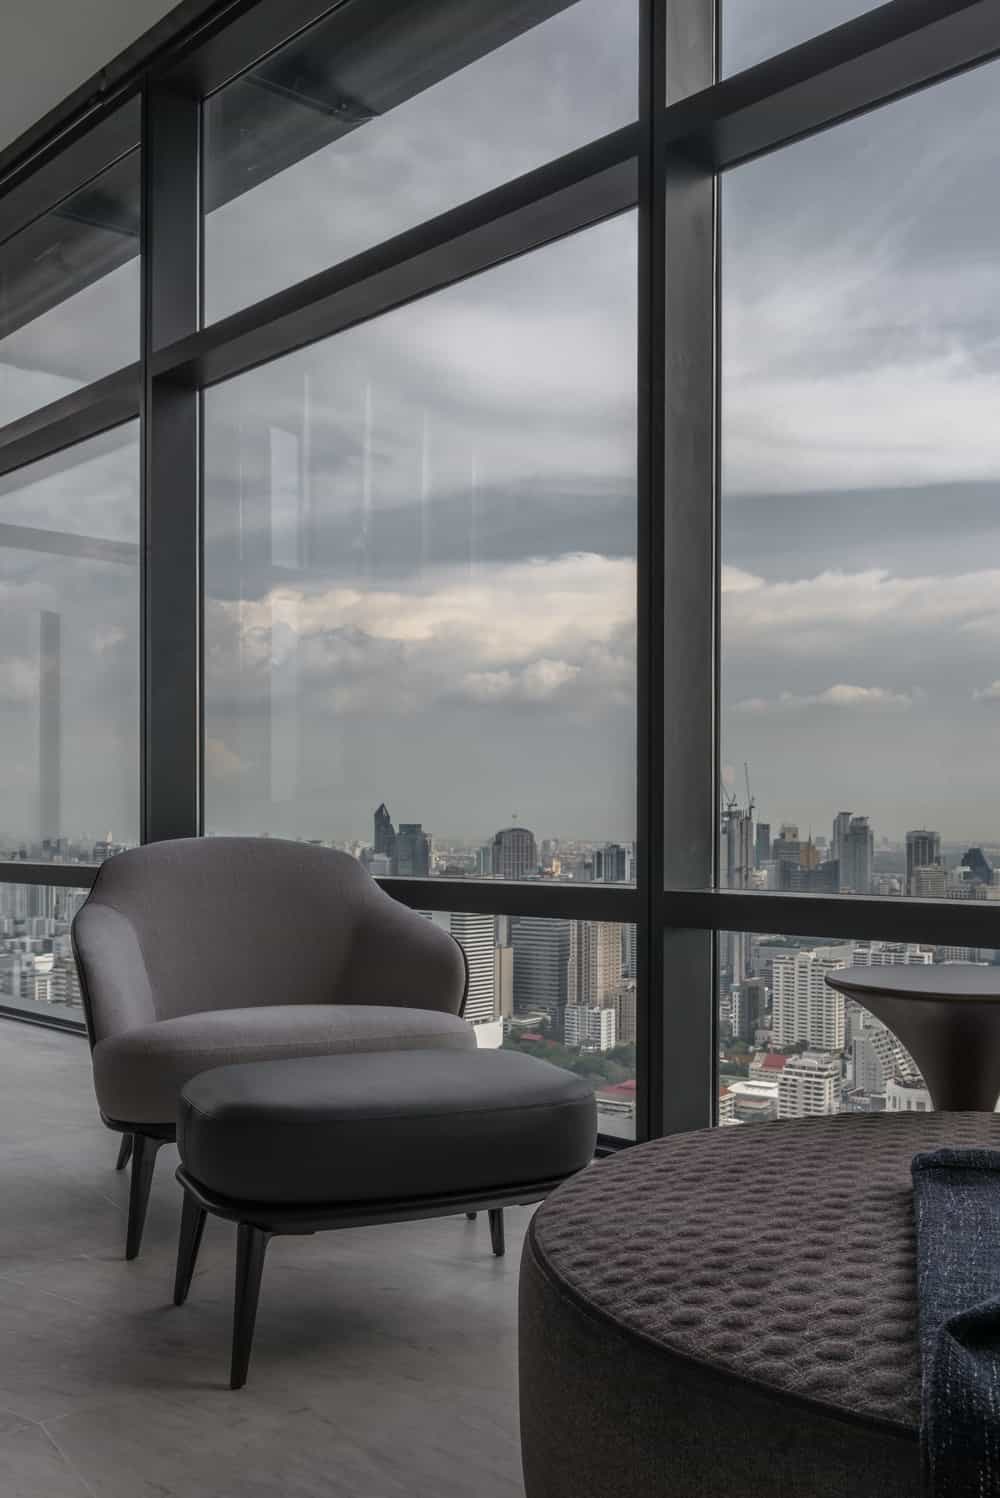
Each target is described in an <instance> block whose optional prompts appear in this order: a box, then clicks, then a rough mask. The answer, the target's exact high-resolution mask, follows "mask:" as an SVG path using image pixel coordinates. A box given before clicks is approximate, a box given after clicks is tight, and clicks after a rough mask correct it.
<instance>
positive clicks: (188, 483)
mask: <svg viewBox="0 0 1000 1498" xmlns="http://www.w3.org/2000/svg"><path fill="white" fill-rule="evenodd" d="M200 120H201V109H200V104H199V102H198V101H197V100H196V99H194V98H189V97H186V96H184V95H181V94H178V93H176V92H173V91H172V90H169V89H167V88H166V87H163V86H160V85H150V86H149V87H148V88H147V90H146V94H145V97H144V107H143V146H142V148H143V210H144V211H143V274H142V286H143V430H142V441H143V463H142V483H143V507H142V514H143V621H144V638H143V824H142V836H143V841H144V842H156V841H159V840H160V839H163V838H172V837H192V836H195V835H196V834H197V833H198V832H199V830H200V822H199V817H200V803H201V794H200V758H201V755H200V722H201V716H200V706H199V686H200V675H201V671H200V656H201V627H200V612H201V603H200V575H201V556H200V552H201V544H200V505H199V489H200V482H199V480H200V471H199V470H200V450H199V397H198V394H197V392H196V391H195V390H193V389H190V388H184V387H183V386H182V385H179V384H176V383H172V382H171V380H170V378H169V377H162V376H157V377H154V376H153V373H152V365H153V356H154V355H155V353H156V351H157V350H158V349H160V348H163V347H165V346H166V345H167V344H169V343H172V342H174V341H175V340H176V339H178V338H183V337H185V336H187V335H188V334H190V333H193V332H194V331H195V330H196V329H197V326H198V321H199V310H200V309H199V284H200V259H201V256H200V242H201V208H200V193H199V182H200V175H201V174H200V149H199V138H200Z"/></svg>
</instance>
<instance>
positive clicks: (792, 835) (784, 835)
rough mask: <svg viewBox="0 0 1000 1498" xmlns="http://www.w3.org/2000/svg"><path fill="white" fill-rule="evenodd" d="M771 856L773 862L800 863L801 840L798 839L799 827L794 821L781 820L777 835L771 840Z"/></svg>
mask: <svg viewBox="0 0 1000 1498" xmlns="http://www.w3.org/2000/svg"><path fill="white" fill-rule="evenodd" d="M771 858H772V859H773V860H774V862H775V863H778V864H780V863H782V862H786V861H787V862H788V863H795V864H798V863H801V861H802V842H801V841H800V839H799V829H798V828H797V827H796V826H795V824H794V822H782V824H781V827H780V828H779V830H778V836H777V837H776V838H773V839H772V841H771Z"/></svg>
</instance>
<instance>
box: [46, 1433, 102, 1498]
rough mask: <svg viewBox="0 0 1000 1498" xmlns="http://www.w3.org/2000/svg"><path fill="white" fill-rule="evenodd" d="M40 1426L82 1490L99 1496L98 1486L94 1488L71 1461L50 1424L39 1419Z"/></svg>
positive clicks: (90, 1497) (90, 1495) (93, 1495)
mask: <svg viewBox="0 0 1000 1498" xmlns="http://www.w3.org/2000/svg"><path fill="white" fill-rule="evenodd" d="M38 1428H39V1430H40V1431H41V1432H42V1434H43V1435H44V1436H45V1439H46V1440H47V1441H48V1443H49V1445H50V1446H51V1447H52V1449H53V1451H55V1452H56V1454H57V1456H58V1457H59V1460H60V1461H61V1462H62V1464H63V1466H64V1467H65V1468H66V1470H67V1472H69V1474H70V1476H71V1477H72V1478H74V1479H75V1481H76V1482H77V1483H78V1484H79V1485H80V1488H81V1489H82V1491H83V1492H84V1493H86V1494H88V1495H89V1498H98V1495H97V1490H96V1488H92V1487H91V1486H90V1483H89V1482H88V1481H87V1479H86V1478H85V1477H84V1475H83V1473H82V1472H80V1471H79V1470H78V1469H77V1467H76V1466H75V1464H74V1463H73V1462H71V1461H70V1459H69V1457H68V1456H67V1455H66V1453H65V1451H64V1450H63V1449H62V1447H61V1446H60V1444H59V1442H58V1441H57V1440H56V1438H55V1436H54V1435H53V1434H52V1432H51V1431H50V1430H49V1428H48V1425H47V1424H46V1423H45V1421H44V1420H39V1422H38Z"/></svg>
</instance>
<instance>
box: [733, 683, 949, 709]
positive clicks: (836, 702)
mask: <svg viewBox="0 0 1000 1498" xmlns="http://www.w3.org/2000/svg"><path fill="white" fill-rule="evenodd" d="M923 696H924V694H923V693H922V692H921V691H920V689H919V688H917V687H915V688H914V689H913V691H911V692H892V691H890V690H889V689H888V688H887V687H859V686H852V685H850V684H849V683H847V682H837V683H836V685H834V686H832V687H826V688H824V690H823V691H821V692H812V693H808V694H805V695H803V694H801V693H797V692H781V693H780V694H779V695H778V696H777V697H775V698H770V699H769V698H766V697H745V698H743V700H742V701H740V702H735V703H734V704H733V711H734V712H738V713H768V712H795V711H798V710H799V709H802V708H809V707H829V708H847V709H861V710H863V711H866V712H871V711H875V712H900V711H903V712H905V711H906V710H907V709H909V708H911V707H913V705H914V703H915V702H917V701H920V700H921V699H922V698H923Z"/></svg>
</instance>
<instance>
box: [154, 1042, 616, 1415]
mask: <svg viewBox="0 0 1000 1498" xmlns="http://www.w3.org/2000/svg"><path fill="white" fill-rule="evenodd" d="M595 1139H596V1108H595V1103H594V1093H593V1088H592V1087H591V1086H590V1085H589V1084H588V1083H587V1082H585V1081H584V1080H583V1079H582V1078H580V1077H576V1076H573V1075H572V1074H571V1073H569V1072H565V1071H560V1070H559V1068H558V1067H555V1066H550V1065H549V1064H548V1063H547V1062H544V1061H536V1060H534V1059H533V1058H532V1057H530V1056H521V1055H517V1054H515V1053H513V1052H509V1051H492V1050H490V1051H487V1050H483V1051H472V1052H461V1051H446V1050H425V1051H420V1050H416V1051H413V1050H411V1051H382V1052H373V1053H362V1054H354V1055H341V1056H310V1057H305V1058H301V1059H298V1060H292V1061H261V1062H253V1063H249V1064H246V1065H242V1066H225V1067H219V1068H217V1069H216V1070H214V1071H208V1072H204V1073H202V1075H201V1076H200V1077H195V1078H194V1080H193V1081H191V1082H189V1083H188V1084H187V1086H186V1087H185V1088H184V1090H183V1092H182V1093H181V1101H180V1110H179V1114H178V1122H177V1145H178V1148H179V1150H180V1155H181V1168H180V1170H179V1171H178V1172H177V1178H178V1180H179V1181H180V1183H181V1185H182V1186H183V1187H184V1215H183V1218H182V1222H181V1235H180V1244H179V1248H178V1256H177V1279H176V1284H175V1290H174V1300H175V1303H176V1304H177V1305H180V1304H182V1303H183V1301H184V1300H185V1299H186V1297H187V1293H188V1290H189V1289H190V1286H191V1277H192V1275H193V1273H194V1266H195V1261H196V1258H197V1254H198V1247H199V1244H200V1242H201V1234H202V1229H203V1228H204V1224H205V1215H206V1213H207V1212H213V1213H215V1214H216V1215H218V1216H220V1217H226V1218H229V1219H230V1220H232V1221H234V1222H237V1223H238V1224H239V1235H238V1248H237V1268H236V1311H235V1320H234V1328H233V1356H232V1367H231V1378H230V1383H231V1386H232V1387H233V1388H234V1389H237V1388H242V1386H243V1384H244V1383H245V1382H246V1375H247V1367H248V1365H249V1361H250V1349H251V1345H252V1341H253V1329H254V1322H255V1319H256V1312H257V1298H258V1293H259V1290H260V1278H261V1271H262V1269H263V1266H264V1253H265V1249H266V1247H267V1242H268V1239H269V1238H271V1237H273V1236H274V1235H275V1234H278V1233H314V1232H318V1231H321V1230H323V1229H326V1228H338V1227H359V1226H362V1225H365V1224H370V1223H379V1222H401V1221H405V1220H407V1219H410V1218H420V1217H445V1216H449V1215H450V1214H452V1213H459V1212H467V1213H475V1212H477V1211H479V1210H485V1211H487V1212H489V1217H490V1232H491V1239H492V1244H493V1251H494V1253H496V1254H502V1253H503V1250H504V1240H503V1209H504V1207H506V1206H513V1205H514V1204H516V1203H524V1202H535V1201H539V1200H540V1199H541V1198H542V1197H544V1196H546V1195H548V1193H549V1192H550V1191H551V1190H552V1189H553V1188H554V1187H555V1186H557V1185H558V1184H559V1183H560V1182H561V1181H563V1180H565V1179H566V1177H567V1176H570V1175H572V1174H573V1173H574V1172H575V1171H578V1170H580V1169H581V1167H582V1166H584V1165H586V1164H587V1163H588V1162H589V1161H590V1160H591V1159H592V1158H593V1153H594V1143H595Z"/></svg>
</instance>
